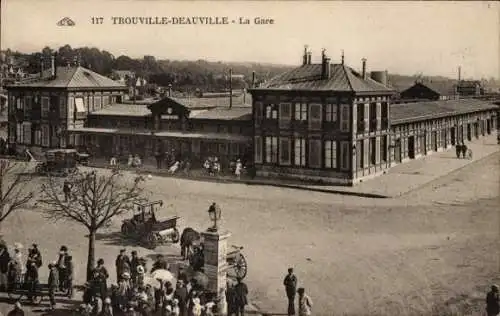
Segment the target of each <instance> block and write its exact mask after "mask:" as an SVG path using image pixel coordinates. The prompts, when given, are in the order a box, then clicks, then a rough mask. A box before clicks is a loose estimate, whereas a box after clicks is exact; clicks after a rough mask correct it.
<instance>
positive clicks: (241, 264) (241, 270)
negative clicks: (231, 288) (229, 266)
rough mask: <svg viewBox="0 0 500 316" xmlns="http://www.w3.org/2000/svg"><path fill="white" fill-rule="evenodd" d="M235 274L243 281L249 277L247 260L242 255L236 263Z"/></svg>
mask: <svg viewBox="0 0 500 316" xmlns="http://www.w3.org/2000/svg"><path fill="white" fill-rule="evenodd" d="M234 272H235V273H236V277H238V278H242V279H244V278H245V277H246V275H247V260H246V259H245V256H243V255H242V254H239V256H238V259H236V262H235V263H234Z"/></svg>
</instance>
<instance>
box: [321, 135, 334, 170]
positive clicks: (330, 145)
mask: <svg viewBox="0 0 500 316" xmlns="http://www.w3.org/2000/svg"><path fill="white" fill-rule="evenodd" d="M324 144H325V145H324V148H325V168H328V169H337V141H335V140H325V142H324Z"/></svg>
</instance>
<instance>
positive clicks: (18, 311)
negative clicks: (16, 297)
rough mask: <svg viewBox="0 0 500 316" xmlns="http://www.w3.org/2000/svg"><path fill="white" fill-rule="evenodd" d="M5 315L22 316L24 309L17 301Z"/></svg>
mask: <svg viewBox="0 0 500 316" xmlns="http://www.w3.org/2000/svg"><path fill="white" fill-rule="evenodd" d="M7 316H24V311H23V308H22V306H21V303H20V302H19V301H17V302H16V303H14V308H13V309H12V310H11V311H10V312H9V313H8V314H7Z"/></svg>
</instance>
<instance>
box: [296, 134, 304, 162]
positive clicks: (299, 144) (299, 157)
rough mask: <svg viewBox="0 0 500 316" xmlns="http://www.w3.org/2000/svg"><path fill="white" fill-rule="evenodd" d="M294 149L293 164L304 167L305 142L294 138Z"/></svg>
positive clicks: (302, 139)
mask: <svg viewBox="0 0 500 316" xmlns="http://www.w3.org/2000/svg"><path fill="white" fill-rule="evenodd" d="M294 148H295V150H294V156H295V160H294V164H295V165H296V166H299V167H304V166H305V165H306V140H305V139H304V138H296V139H295V146H294Z"/></svg>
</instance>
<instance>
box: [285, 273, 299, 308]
mask: <svg viewBox="0 0 500 316" xmlns="http://www.w3.org/2000/svg"><path fill="white" fill-rule="evenodd" d="M283 285H284V286H285V292H286V296H287V298H288V315H289V316H290V315H295V293H296V292H297V277H296V276H295V274H293V268H289V269H288V274H287V275H286V276H285V279H284V280H283Z"/></svg>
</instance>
